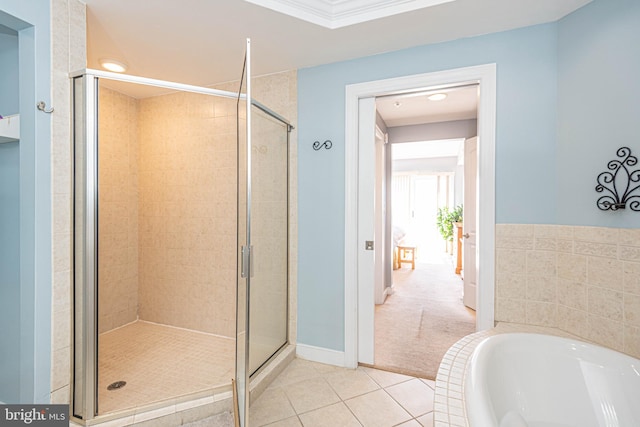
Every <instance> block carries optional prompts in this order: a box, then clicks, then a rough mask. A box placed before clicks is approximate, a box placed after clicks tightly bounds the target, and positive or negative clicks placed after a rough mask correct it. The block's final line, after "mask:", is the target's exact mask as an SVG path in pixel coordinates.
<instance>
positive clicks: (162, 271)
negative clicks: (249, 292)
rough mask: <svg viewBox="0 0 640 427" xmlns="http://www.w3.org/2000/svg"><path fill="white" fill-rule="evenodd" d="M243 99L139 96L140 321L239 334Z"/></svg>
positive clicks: (187, 94) (232, 334) (219, 333)
mask: <svg viewBox="0 0 640 427" xmlns="http://www.w3.org/2000/svg"><path fill="white" fill-rule="evenodd" d="M235 115H236V101H235V100H234V99H226V98H220V97H213V96H207V95H199V94H191V93H176V94H170V95H164V96H158V97H154V98H147V99H143V100H141V101H140V122H139V123H140V160H139V173H140V203H141V204H140V211H139V218H140V219H139V223H140V229H139V238H140V240H139V242H140V247H139V257H140V264H139V266H140V281H139V304H140V309H139V313H140V318H141V319H143V320H148V321H152V322H157V323H162V324H167V325H172V326H178V327H183V328H188V329H194V330H198V331H203V332H209V333H214V334H218V335H222V336H228V337H232V336H234V334H235V283H236V250H235V248H236V161H237V160H236V119H235Z"/></svg>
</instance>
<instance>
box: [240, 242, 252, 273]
mask: <svg viewBox="0 0 640 427" xmlns="http://www.w3.org/2000/svg"><path fill="white" fill-rule="evenodd" d="M252 252H253V246H242V249H241V254H242V257H241V259H242V265H241V266H240V277H243V278H244V277H249V276H251V277H253V254H252Z"/></svg>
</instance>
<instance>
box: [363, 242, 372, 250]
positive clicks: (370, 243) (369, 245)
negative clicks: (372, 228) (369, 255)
mask: <svg viewBox="0 0 640 427" xmlns="http://www.w3.org/2000/svg"><path fill="white" fill-rule="evenodd" d="M364 249H365V250H367V251H372V250H373V240H365V241H364Z"/></svg>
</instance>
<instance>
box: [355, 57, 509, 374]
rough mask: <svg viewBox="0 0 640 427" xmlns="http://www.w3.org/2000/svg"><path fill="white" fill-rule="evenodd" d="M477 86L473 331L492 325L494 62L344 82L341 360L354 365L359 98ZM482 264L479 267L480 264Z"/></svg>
mask: <svg viewBox="0 0 640 427" xmlns="http://www.w3.org/2000/svg"><path fill="white" fill-rule="evenodd" d="M474 83H475V84H479V85H480V94H479V99H478V139H479V141H480V142H479V146H478V176H479V178H480V179H479V180H478V199H479V200H482V203H480V204H479V206H478V213H477V214H478V240H477V242H478V244H477V247H476V256H477V259H478V262H477V264H476V265H477V266H478V268H479V271H478V275H477V280H478V282H477V283H478V289H479V291H478V296H477V298H478V301H477V302H478V304H477V306H478V311H477V317H476V329H477V330H484V329H489V328H492V327H493V326H494V292H495V126H496V65H495V64H487V65H478V66H473V67H466V68H458V69H454V70H445V71H438V72H433V73H426V74H418V75H412V76H405V77H397V78H392V79H386V80H377V81H372V82H364V83H358V84H352V85H347V86H346V88H345V89H346V93H345V102H346V112H345V263H344V265H345V277H344V278H345V334H344V336H345V343H344V346H345V347H344V348H345V352H344V363H345V366H347V367H352V368H355V367H356V366H357V365H358V294H359V291H358V210H357V207H358V193H357V189H358V102H359V99H360V98H367V97H374V96H384V95H390V94H396V93H403V92H406V93H410V92H414V91H416V90H422V89H426V88H429V89H437V88H444V87H451V86H460V85H464V84H474ZM480 266H481V267H482V268H480Z"/></svg>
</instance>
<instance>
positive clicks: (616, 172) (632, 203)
mask: <svg viewBox="0 0 640 427" xmlns="http://www.w3.org/2000/svg"><path fill="white" fill-rule="evenodd" d="M616 155H617V156H618V157H619V158H620V159H621V160H611V161H610V162H609V163H608V164H607V168H608V169H609V170H610V171H611V172H602V173H601V174H600V175H598V180H597V181H598V185H597V186H596V191H597V192H598V193H604V195H603V196H602V197H600V198H599V199H598V202H597V205H598V208H600V209H601V210H603V211H607V210H612V211H617V210H618V209H625V208H626V207H627V204H629V208H630V209H631V210H632V211H636V212H638V211H640V191H637V192H636V190H639V189H640V169H636V170H631V167H633V166H635V165H636V164H638V158H637V157H636V156H632V155H631V149H630V148H628V147H621V148H619V149H618V151H617V152H616ZM634 192H635V194H634Z"/></svg>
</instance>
